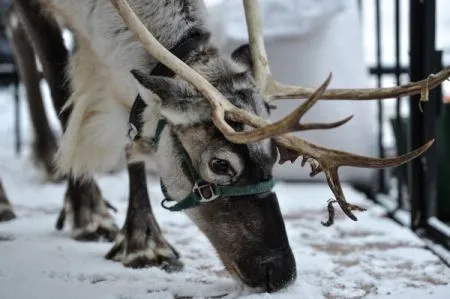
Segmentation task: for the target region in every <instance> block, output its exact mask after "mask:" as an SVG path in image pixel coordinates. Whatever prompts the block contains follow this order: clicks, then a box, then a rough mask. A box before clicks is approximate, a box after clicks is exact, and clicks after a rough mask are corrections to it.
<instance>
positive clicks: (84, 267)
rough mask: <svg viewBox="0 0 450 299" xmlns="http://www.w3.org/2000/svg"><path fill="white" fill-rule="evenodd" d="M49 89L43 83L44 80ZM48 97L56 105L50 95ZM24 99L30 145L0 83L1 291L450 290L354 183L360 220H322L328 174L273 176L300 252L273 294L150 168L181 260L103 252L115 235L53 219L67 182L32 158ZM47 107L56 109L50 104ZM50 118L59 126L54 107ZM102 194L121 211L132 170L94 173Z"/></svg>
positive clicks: (245, 294)
mask: <svg viewBox="0 0 450 299" xmlns="http://www.w3.org/2000/svg"><path fill="white" fill-rule="evenodd" d="M44 90H45V91H46V92H47V95H48V91H47V89H45V87H44ZM46 104H47V107H51V105H50V102H49V100H48V96H47V97H46ZM26 109H27V108H26V106H25V105H24V104H22V105H21V110H22V112H23V116H24V117H23V122H22V123H21V128H22V132H23V133H24V136H23V138H24V141H25V142H26V144H25V145H26V146H25V151H24V153H23V154H22V155H21V156H20V157H17V156H16V155H15V154H14V146H13V132H14V130H13V125H12V124H13V111H12V98H11V96H10V91H8V90H2V91H1V92H0V175H1V178H2V181H3V184H4V187H5V188H6V192H7V194H8V197H9V199H10V200H11V201H12V203H13V205H14V209H15V212H16V214H17V216H18V219H16V220H14V221H11V222H9V223H2V224H0V298H2V299H23V298H36V299H40V298H42V299H49V298H65V299H72V298H73V299H79V298H96V299H103V298H105V299H106V298H108V299H109V298H114V299H141V298H146V299H147V298H184V297H208V296H210V298H211V297H213V298H214V296H216V297H220V296H223V298H237V297H239V298H252V299H258V298H282V299H285V298H295V299H297V298H305V299H308V298H313V299H320V298H377V299H381V298H396V299H397V298H399V299H401V298H405V299H409V298H435V299H444V298H449V294H450V285H449V282H450V269H449V268H448V267H447V266H446V265H445V264H444V263H443V262H442V261H440V260H439V259H438V257H436V256H435V255H433V254H432V253H431V252H430V251H429V250H426V249H425V246H426V245H429V244H425V243H424V242H423V241H422V240H420V239H419V238H418V237H416V236H415V235H414V234H413V233H412V232H410V231H409V230H408V229H407V228H405V227H402V226H400V225H398V224H396V223H394V222H393V221H391V220H390V219H389V218H387V217H386V210H384V209H383V208H381V207H380V206H377V205H376V204H374V203H373V202H371V201H369V200H367V199H365V198H364V195H362V194H361V193H358V192H357V191H355V190H354V189H352V188H351V187H349V186H344V193H345V194H346V196H347V198H348V200H349V201H351V202H354V203H358V204H361V205H363V206H365V207H367V208H368V210H367V211H366V212H364V213H358V214H357V216H358V218H359V220H358V222H353V221H351V220H349V219H348V218H346V217H345V216H344V215H343V214H342V213H341V212H340V211H339V210H337V213H336V214H337V217H336V222H335V225H334V226H332V227H330V228H325V227H323V226H322V225H321V224H320V221H321V220H325V219H326V216H327V212H326V200H327V199H328V198H330V197H331V195H332V194H331V192H330V190H329V188H328V186H327V185H326V184H324V183H314V184H306V183H303V184H295V183H285V182H277V185H276V187H275V190H276V192H277V194H278V198H279V201H280V206H281V210H282V213H283V216H284V218H285V221H286V228H287V233H288V236H289V240H290V244H291V247H292V249H293V252H294V255H295V257H296V262H297V270H298V278H297V280H296V282H295V283H294V284H293V285H292V286H290V287H288V288H287V289H285V290H282V291H280V292H278V293H276V294H270V295H269V294H256V293H253V291H252V290H249V289H247V288H245V287H243V286H241V285H240V284H238V283H237V282H236V281H234V280H232V279H231V278H230V277H229V275H228V274H227V272H226V271H225V270H224V267H223V266H222V264H221V263H220V261H219V259H218V257H217V255H216V254H215V253H214V251H213V249H212V247H211V245H210V243H209V242H208V240H207V239H206V238H205V237H204V236H203V235H202V234H201V233H200V232H199V230H198V229H197V228H196V227H195V226H194V225H193V224H192V223H191V222H190V220H189V219H188V218H187V217H186V216H185V215H184V214H183V213H172V212H168V211H166V210H164V209H162V208H161V207H160V205H159V203H160V201H161V199H162V194H161V191H160V190H159V185H158V180H157V178H155V177H153V176H151V175H149V177H148V181H149V192H150V197H151V201H152V206H153V209H154V213H155V215H156V218H157V219H158V221H159V223H160V225H161V227H162V228H163V233H164V235H165V236H166V237H167V239H168V240H169V242H171V243H172V244H173V245H174V246H175V247H176V248H177V249H178V250H179V252H180V253H181V257H182V261H183V262H184V264H185V268H184V270H183V271H182V272H179V273H171V274H168V273H165V272H164V271H162V270H160V269H157V268H148V269H140V270H133V269H127V268H125V267H123V266H122V265H121V264H119V263H115V262H112V261H108V260H106V259H104V255H105V254H106V252H107V251H108V250H109V249H110V247H111V246H112V244H111V243H94V242H87V243H82V242H76V241H74V240H71V239H70V238H69V232H68V230H67V229H66V230H64V231H62V232H58V231H56V230H55V229H54V224H55V221H56V217H57V214H58V212H59V209H60V208H61V206H62V199H63V194H64V191H65V183H61V184H52V183H47V182H42V176H41V174H40V173H39V171H38V170H37V169H36V168H35V167H34V165H33V164H32V162H31V160H30V153H29V141H30V140H32V136H31V134H30V132H29V120H28V115H27V110H26ZM47 111H51V109H48V110H47ZM49 114H50V118H51V123H52V125H53V127H54V128H55V131H56V132H58V133H59V132H60V130H59V127H58V123H57V120H56V117H55V115H54V113H53V112H49ZM98 182H99V185H100V187H101V190H102V192H103V195H104V197H105V198H107V199H108V200H109V201H110V202H112V203H113V205H115V206H116V207H117V208H118V213H117V214H115V215H114V216H115V219H116V222H117V223H118V224H119V225H121V224H122V223H123V221H124V219H125V212H126V207H127V197H128V194H127V192H128V190H127V186H128V177H127V174H126V173H125V172H124V171H121V172H119V173H117V174H115V175H107V176H103V177H101V178H99V180H98Z"/></svg>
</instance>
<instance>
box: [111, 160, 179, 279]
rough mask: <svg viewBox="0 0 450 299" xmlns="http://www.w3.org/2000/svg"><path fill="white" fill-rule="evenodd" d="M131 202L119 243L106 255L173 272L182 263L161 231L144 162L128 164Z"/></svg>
mask: <svg viewBox="0 0 450 299" xmlns="http://www.w3.org/2000/svg"><path fill="white" fill-rule="evenodd" d="M128 174H129V203H128V211H127V217H126V219H125V224H124V226H123V228H122V231H121V233H120V234H119V236H118V237H117V240H116V244H115V245H114V246H113V248H112V249H111V250H110V251H109V253H108V254H107V255H106V258H107V259H110V260H115V261H121V262H122V263H123V264H124V265H125V266H126V267H131V268H144V267H151V266H157V267H161V268H162V269H164V270H166V271H168V272H172V271H179V270H181V269H182V268H183V264H182V263H181V262H180V261H179V254H178V252H177V251H176V250H175V249H174V248H173V247H172V246H171V245H170V244H169V243H168V242H167V240H166V239H165V238H164V237H163V235H162V233H161V229H160V227H159V225H158V223H157V222H156V219H155V216H154V215H153V212H152V207H151V205H150V200H149V195H148V191H147V180H146V173H145V163H144V162H137V163H130V164H128Z"/></svg>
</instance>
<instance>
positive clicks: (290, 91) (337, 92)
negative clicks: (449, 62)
mask: <svg viewBox="0 0 450 299" xmlns="http://www.w3.org/2000/svg"><path fill="white" fill-rule="evenodd" d="M449 77H450V68H444V69H442V70H441V71H440V72H438V73H436V74H430V75H429V76H428V77H427V78H425V79H423V80H420V81H416V82H410V83H408V84H405V85H400V86H395V87H384V88H359V89H329V90H327V91H326V92H324V93H323V95H322V97H321V99H322V100H341V99H346V100H374V99H389V98H398V97H404V96H409V95H414V94H418V93H420V94H421V99H420V100H421V101H427V100H428V91H429V90H430V89H433V88H435V87H436V86H438V85H439V84H441V83H442V82H443V81H445V80H446V79H447V78H449ZM268 84H269V85H268V86H267V87H266V92H267V97H269V98H271V99H299V98H307V97H309V96H310V95H311V94H312V93H313V92H314V90H313V89H311V88H305V87H300V86H293V85H285V84H281V83H279V82H277V81H275V80H271V81H269V82H268Z"/></svg>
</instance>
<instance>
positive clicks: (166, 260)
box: [105, 233, 184, 273]
mask: <svg viewBox="0 0 450 299" xmlns="http://www.w3.org/2000/svg"><path fill="white" fill-rule="evenodd" d="M136 237H138V238H139V239H142V240H144V242H136V240H131V241H130V240H127V239H126V237H125V235H124V234H123V233H121V234H119V236H118V237H117V239H116V243H115V244H114V246H113V248H111V250H110V251H109V252H108V253H107V254H106V256H105V258H106V259H108V260H113V261H117V262H122V264H123V265H124V266H125V267H129V268H135V269H138V268H148V267H159V268H161V269H162V270H164V271H166V272H168V273H171V272H178V271H181V270H182V269H183V267H184V265H183V263H182V262H181V261H180V260H179V254H178V252H177V251H176V250H175V249H174V248H173V247H172V246H171V245H170V244H168V243H167V242H163V243H161V242H155V241H154V240H153V239H152V238H151V236H150V237H149V236H147V234H146V233H144V234H142V235H137V234H134V238H136ZM133 244H134V246H133ZM138 244H139V245H138Z"/></svg>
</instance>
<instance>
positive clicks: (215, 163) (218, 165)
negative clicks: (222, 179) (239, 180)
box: [209, 159, 231, 174]
mask: <svg viewBox="0 0 450 299" xmlns="http://www.w3.org/2000/svg"><path fill="white" fill-rule="evenodd" d="M209 167H210V168H211V169H212V171H214V172H215V173H216V174H229V173H230V168H231V167H230V163H228V161H226V160H221V159H212V160H211V162H209Z"/></svg>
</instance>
